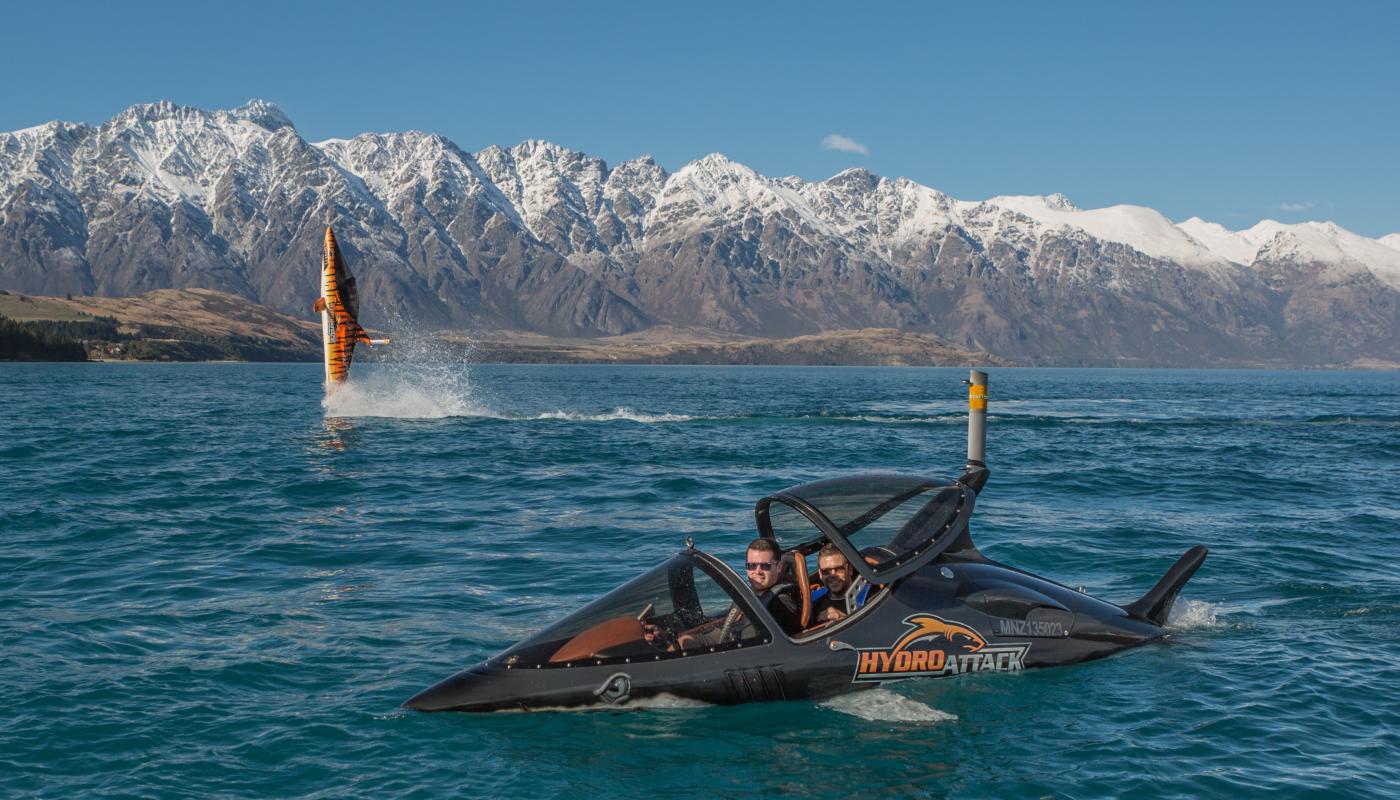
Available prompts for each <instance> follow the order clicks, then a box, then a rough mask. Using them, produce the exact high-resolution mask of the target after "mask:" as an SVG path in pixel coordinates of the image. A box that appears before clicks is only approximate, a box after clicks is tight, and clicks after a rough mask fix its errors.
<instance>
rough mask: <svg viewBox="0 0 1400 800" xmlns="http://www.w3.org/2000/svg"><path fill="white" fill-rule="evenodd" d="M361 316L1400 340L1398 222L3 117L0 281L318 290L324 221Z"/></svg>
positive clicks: (1188, 340)
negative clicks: (1237, 214)
mask: <svg viewBox="0 0 1400 800" xmlns="http://www.w3.org/2000/svg"><path fill="white" fill-rule="evenodd" d="M328 224H329V225H334V226H335V228H336V235H337V239H338V240H339V241H340V244H341V248H342V250H343V251H344V252H345V254H346V255H347V257H349V259H350V260H351V265H352V269H353V270H354V271H355V273H356V275H357V277H358V278H359V281H360V286H361V295H362V298H363V301H362V306H363V309H364V317H365V321H366V322H368V323H369V324H371V325H375V324H378V325H384V324H386V323H392V321H393V320H394V319H396V318H404V319H409V320H413V321H414V322H415V324H417V325H419V326H428V327H441V328H457V329H466V328H505V329H514V330H529V331H537V332H542V333H549V334H554V335H583V336H596V335H606V334H620V333H627V332H630V331H636V330H641V329H644V328H647V327H651V326H653V325H658V324H667V325H674V326H695V327H703V328H710V329H714V330H720V331H728V332H734V333H743V334H749V335H761V336H793V335H799V334H809V333H814V332H819V331H833V330H845V329H855V328H894V329H900V330H905V331H911V332H920V333H929V334H934V335H936V336H938V337H939V338H940V339H942V340H943V341H945V342H946V343H948V344H949V345H951V346H955V347H962V348H967V349H972V350H985V351H988V352H991V353H994V354H996V355H998V356H1001V357H1004V358H1007V359H1012V360H1015V361H1020V362H1025V363H1045V364H1153V365H1197V364H1229V363H1247V364H1260V363H1276V364H1292V365H1312V364H1344V363H1351V362H1356V361H1383V362H1397V361H1400V234H1392V235H1390V236H1387V237H1383V238H1382V239H1380V240H1371V239H1366V238H1364V237H1361V236H1358V235H1356V234H1353V233H1351V232H1349V231H1346V230H1345V229H1342V228H1339V227H1337V226H1335V225H1333V224H1331V223H1304V224H1301V225H1282V224H1279V223H1275V222H1264V223H1260V225H1258V226H1255V227H1254V228H1251V229H1249V230H1246V231H1238V232H1236V231H1229V230H1226V229H1225V228H1223V227H1221V226H1219V225H1214V224H1213V223H1208V222H1204V221H1201V220H1199V219H1192V220H1188V221H1186V222H1183V223H1181V224H1179V225H1177V224H1173V223H1172V222H1171V221H1170V220H1167V219H1166V218H1165V217H1163V216H1162V215H1161V214H1159V213H1157V212H1156V211H1153V210H1152V209H1148V208H1141V207H1135V206H1114V207H1111V208H1105V209H1093V210H1081V209H1078V208H1076V207H1075V206H1074V205H1073V204H1072V203H1070V202H1069V200H1068V199H1066V198H1064V197H1063V196H1060V195H1051V196H1049V197H997V198H992V199H990V200H986V201H976V202H971V201H963V200H957V199H954V198H952V197H949V196H948V195H945V194H943V193H941V192H938V191H936V190H934V189H931V188H929V187H926V186H921V185H919V184H917V183H914V182H912V181H909V180H906V179H903V178H901V179H897V180H891V179H887V178H883V177H879V176H876V175H872V174H871V173H869V172H866V171H863V170H848V171H846V172H843V173H841V174H839V175H836V176H835V177H832V178H830V179H828V180H825V181H821V182H805V181H802V180H799V179H796V178H769V177H765V176H762V175H759V174H758V173H756V172H754V171H753V170H751V169H749V168H748V167H746V166H744V165H742V164H738V163H735V162H733V161H730V160H729V159H727V158H725V157H724V156H721V155H717V154H716V155H710V156H706V157H705V158H702V159H700V160H698V161H695V162H692V163H690V164H687V165H685V166H684V167H682V168H681V169H679V170H678V171H676V172H675V173H667V172H666V170H664V169H662V168H661V167H660V166H658V165H657V164H656V163H655V162H654V161H652V160H651V159H650V158H648V157H643V158H638V159H634V160H631V161H626V162H623V163H621V164H618V165H616V166H614V167H611V168H609V166H608V165H607V164H605V163H604V162H603V161H602V160H600V159H598V158H595V157H592V156H589V155H586V154H584V153H579V152H576V151H572V150H567V149H565V148H562V147H559V146H557V145H553V144H550V143H548V142H540V141H527V142H523V143H521V144H519V145H516V146H515V147H511V148H508V149H507V148H501V147H495V146H492V147H488V148H486V149H485V150H482V151H480V152H477V153H468V152H465V151H463V150H461V149H460V148H458V147H457V146H456V145H454V144H453V143H452V142H450V141H448V140H446V139H444V138H442V137H440V136H437V135H432V134H423V133H417V132H409V133H396V134H365V135H362V136H358V137H356V138H354V139H351V140H331V141H327V142H320V143H314V144H313V143H309V142H307V141H305V140H303V139H302V138H301V137H300V136H299V135H298V134H297V132H296V130H295V128H294V127H293V125H292V124H291V122H290V121H289V120H288V119H287V118H286V117H285V116H284V115H282V113H281V112H280V111H278V110H277V109H276V108H275V107H273V106H271V105H269V104H267V103H264V102H261V101H254V102H251V103H249V104H247V105H245V106H243V107H242V108H238V109H234V110H231V111H212V112H210V111H202V110H199V109H194V108H187V107H181V106H176V105H173V104H170V103H158V104H152V105H141V106H134V107H132V108H130V109H128V110H127V111H125V112H123V113H122V114H120V115H118V116H117V117H115V118H113V119H111V120H109V121H107V122H105V123H103V124H102V125H100V126H98V127H95V128H94V127H90V126H86V125H74V124H68V123H61V122H52V123H48V124H46V125H42V126H39V127H37V128H30V129H27V130H22V131H16V132H14V133H8V134H0V288H5V289H9V290H11V291H18V292H26V293H33V294H46V295H62V294H65V293H73V294H99V295H111V296H115V295H130V294H137V293H141V292H146V291H150V290H153V289H158V288H196V287H197V288H209V289H216V290H219V291H225V292H231V293H234V294H238V295H242V296H244V297H247V298H249V299H252V300H254V301H257V302H259V303H262V304H264V305H268V306H272V307H274V308H277V309H281V310H284V311H287V312H290V313H297V314H301V313H303V312H307V313H309V308H310V304H311V301H312V300H313V299H314V296H315V283H316V274H317V268H318V265H319V257H320V241H321V234H322V230H323V227H324V226H325V225H328Z"/></svg>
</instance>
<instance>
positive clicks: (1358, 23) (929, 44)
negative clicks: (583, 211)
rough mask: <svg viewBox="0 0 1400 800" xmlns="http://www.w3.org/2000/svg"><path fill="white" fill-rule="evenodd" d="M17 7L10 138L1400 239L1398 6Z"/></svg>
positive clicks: (11, 39)
mask: <svg viewBox="0 0 1400 800" xmlns="http://www.w3.org/2000/svg"><path fill="white" fill-rule="evenodd" d="M2 19H3V24H0V69H3V74H4V75H5V76H6V79H5V81H4V85H3V88H0V130H14V129H17V128H23V127H28V126H30V125H36V124H40V123H43V122H46V121H48V120H52V119H64V120H70V121H86V122H92V123H97V122H101V121H103V120H105V119H107V118H108V117H110V116H112V115H114V114H116V113H118V112H119V111H121V110H122V109H123V108H125V107H127V106H129V105H131V104H133V103H138V102H149V101H154V100H161V99H168V100H174V101H175V102H177V103H182V104H186V105H194V106H199V107H202V108H231V107H234V106H237V105H241V104H242V103H243V102H244V101H246V100H248V99H249V98H253V97H261V98H265V99H267V100H270V101H272V102H274V103H276V104H278V105H279V106H280V107H281V108H282V109H283V110H284V111H285V112H286V113H287V115H288V116H290V117H291V118H292V120H293V121H294V122H295V123H296V125H297V128H298V129H299V130H300V131H301V133H302V135H303V136H305V137H306V138H308V139H310V140H312V141H317V140H320V139H324V138H328V137H332V136H353V135H354V134H356V133H361V132H365V131H398V130H409V129H417V130H424V131H435V132H437V133H441V134H443V135H444V136H447V137H448V138H450V139H452V140H453V141H455V142H457V143H458V144H459V145H461V146H462V147H463V148H466V149H468V150H476V149H480V148H482V147H484V146H486V145H488V144H493V143H496V144H504V145H510V144H514V143H516V142H518V141H520V140H522V139H526V138H538V139H548V140H550V141H553V142H556V143H558V144H561V145H565V146H567V147H572V148H575V149H579V150H583V151H586V152H589V153H592V154H595V155H598V156H601V157H603V158H604V159H606V160H607V161H608V162H609V163H610V164H612V163H616V162H618V161H621V160H623V159H626V158H631V157H633V156H636V155H640V154H642V153H651V154H652V155H653V156H655V157H656V159H657V160H658V161H659V162H660V163H661V164H662V165H663V166H665V167H667V168H668V169H675V168H678V167H680V166H681V165H683V164H685V163H686V162H688V161H690V160H693V159H695V158H699V157H700V156H703V155H705V154H707V153H711V152H722V153H724V154H726V155H728V156H729V157H731V158H733V159H735V160H737V161H741V162H743V163H745V164H748V165H749V166H751V167H753V168H754V169H756V170H758V171H759V172H761V173H764V174H766V175H774V176H777V175H798V176H801V177H803V178H806V179H822V178H826V177H829V176H831V175H833V174H835V173H836V172H839V171H840V170H842V169H845V168H847V167H852V166H861V167H866V168H867V169H870V170H871V171H873V172H876V173H879V174H882V175H888V176H891V177H894V176H901V175H903V176H907V177H909V178H912V179H914V180H916V181H919V182H920V183H924V184H927V185H929V186H933V187H935V188H938V189H940V190H942V191H945V192H948V193H949V194H952V195H954V196H955V197H959V198H963V199H979V198H984V197H990V196H992V195H997V194H1047V193H1050V192H1057V191H1058V192H1063V193H1065V194H1066V195H1068V196H1069V197H1070V198H1071V199H1072V200H1073V201H1074V202H1075V203H1076V204H1078V205H1079V206H1081V207H1084V208H1090V207H1098V206H1103V205H1111V204H1114V203H1136V204H1141V205H1148V206H1152V207H1155V208H1157V209H1159V210H1161V211H1162V212H1163V213H1165V214H1167V215H1168V216H1169V217H1171V218H1172V219H1175V220H1178V221H1179V220H1182V219H1185V218H1186V217H1189V216H1192V215H1200V216H1202V217H1205V218H1206V219H1210V220H1213V221H1216V222H1220V223H1222V224H1224V225H1226V226H1227V227H1230V228H1242V227H1248V226H1249V225H1252V224H1253V223H1255V222H1257V221H1258V220H1260V219H1262V218H1273V219H1278V220H1282V221H1285V222H1296V221H1300V220H1304V219H1333V220H1336V221H1337V222H1338V223H1339V224H1341V225H1343V226H1345V227H1348V228H1351V229H1352V230H1355V231H1357V232H1358V233H1362V234H1365V235H1368V236H1379V235H1381V234H1385V233H1390V232H1395V231H1400V150H1398V149H1397V148H1398V147H1400V144H1397V143H1400V45H1397V43H1396V38H1395V37H1396V35H1397V31H1400V3H1391V2H1375V3H1363V2H1345V3H1310V4H1294V3H1243V2H1214V3H1201V4H1195V3H1146V2H1143V3H1137V2H1110V3H1075V4H1070V3H1050V2H1037V3H1019V2H1018V3H997V4H993V3H976V4H973V3H962V4H952V3H910V4H901V3H894V4H855V3H849V2H845V3H832V4H825V3H813V2H807V3H762V2H756V1H754V0H750V2H745V3H725V2H707V3H693V4H679V3H677V4H660V3H657V4H641V3H605V2H588V3H579V2H573V3H559V4H550V3H520V4H508V3H501V2H497V3H492V4H485V5H474V4H458V3H441V4H439V3H402V4H389V3H377V4H367V3H357V2H340V3H334V4H330V3H324V4H323V3H302V2H294V0H282V2H276V3H263V2H251V3H228V4H213V3H199V2H189V1H188V0H187V2H182V3H140V2H132V3H123V4H118V3H103V4H96V3H94V4H90V5H88V4H75V3H62V2H53V3H44V4H41V3H38V2H28V3H25V4H23V5H20V4H7V6H6V8H5V10H4V13H3V17H2ZM833 135H836V136H841V137H845V138H846V139H848V140H850V143H849V144H848V147H847V149H844V150H843V149H830V148H827V147H824V146H823V142H824V141H826V140H827V139H828V137H831V136H833ZM855 145H860V146H861V148H863V150H864V151H865V152H860V148H856V147H855Z"/></svg>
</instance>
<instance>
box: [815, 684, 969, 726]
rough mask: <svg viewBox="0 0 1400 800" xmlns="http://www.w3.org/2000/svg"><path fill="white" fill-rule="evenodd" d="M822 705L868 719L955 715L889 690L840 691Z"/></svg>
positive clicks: (933, 718) (926, 719) (932, 720)
mask: <svg viewBox="0 0 1400 800" xmlns="http://www.w3.org/2000/svg"><path fill="white" fill-rule="evenodd" d="M821 706H822V707H823V708H829V709H831V710H833V711H839V712H841V713H842V714H850V715H851V716H853V717H860V718H861V719H864V720H869V721H870V722H922V723H929V724H931V723H935V722H950V721H952V720H955V719H957V718H958V717H957V715H956V714H949V713H948V712H947V711H939V710H938V709H936V708H934V707H932V706H928V705H924V704H923V703H920V702H919V701H918V700H914V699H912V698H908V697H905V696H904V695H902V694H896V693H895V692H892V691H890V690H889V689H885V688H879V689H869V690H866V691H863V692H856V693H854V694H843V695H840V696H839V697H833V698H831V699H830V700H826V701H824V702H822V703H821Z"/></svg>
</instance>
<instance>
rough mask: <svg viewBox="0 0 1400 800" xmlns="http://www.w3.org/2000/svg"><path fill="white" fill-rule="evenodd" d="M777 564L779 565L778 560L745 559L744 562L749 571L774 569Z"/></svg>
mask: <svg viewBox="0 0 1400 800" xmlns="http://www.w3.org/2000/svg"><path fill="white" fill-rule="evenodd" d="M776 566H778V562H776V561H745V562H744V568H745V569H747V570H748V571H749V572H758V571H760V570H761V571H763V572H768V571H769V570H771V569H773V568H774V567H776Z"/></svg>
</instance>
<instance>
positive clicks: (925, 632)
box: [890, 614, 987, 653]
mask: <svg viewBox="0 0 1400 800" xmlns="http://www.w3.org/2000/svg"><path fill="white" fill-rule="evenodd" d="M904 624H905V625H908V626H910V628H912V630H910V631H909V632H908V633H906V634H904V635H903V636H901V637H900V639H899V641H897V642H895V643H894V647H892V648H890V650H891V652H895V653H898V652H900V651H902V650H904V648H906V647H908V646H909V645H911V644H914V643H915V642H922V641H925V640H930V639H937V638H939V637H942V638H943V640H944V641H946V642H947V643H948V644H949V645H951V646H954V647H961V648H962V649H963V650H965V651H967V652H969V653H975V652H977V651H978V650H981V649H982V648H983V647H986V646H987V640H986V639H983V638H982V634H980V633H978V632H977V631H975V630H973V629H971V628H969V627H968V626H966V625H960V624H958V623H956V622H948V621H947V620H943V619H940V618H938V617H935V616H934V615H932V614H911V615H909V616H907V617H905V618H904Z"/></svg>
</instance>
